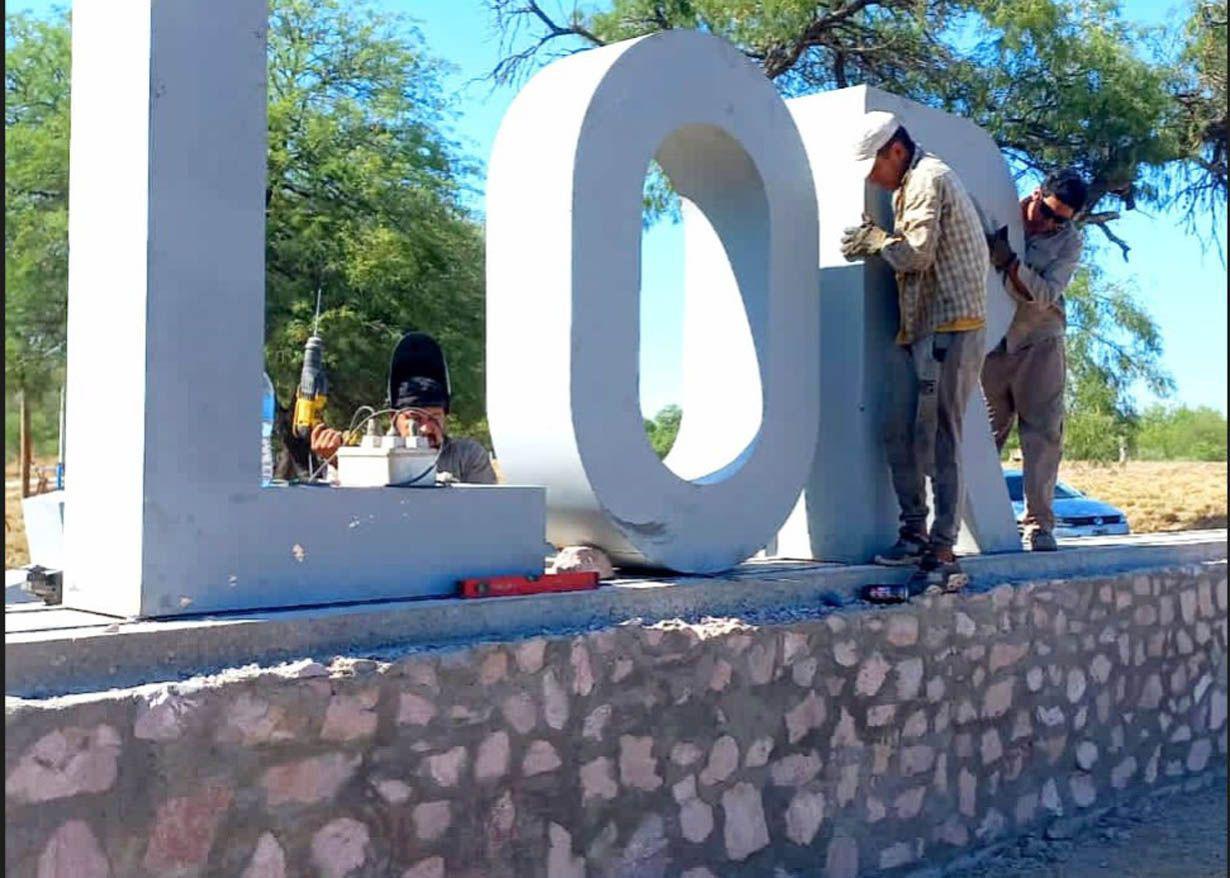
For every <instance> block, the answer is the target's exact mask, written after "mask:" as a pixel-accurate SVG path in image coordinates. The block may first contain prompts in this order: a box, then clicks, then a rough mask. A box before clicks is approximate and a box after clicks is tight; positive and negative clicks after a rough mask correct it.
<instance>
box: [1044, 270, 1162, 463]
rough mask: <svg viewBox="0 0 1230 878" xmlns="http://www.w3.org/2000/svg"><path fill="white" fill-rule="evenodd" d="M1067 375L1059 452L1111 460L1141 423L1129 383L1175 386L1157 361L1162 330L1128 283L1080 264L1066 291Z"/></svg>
mask: <svg viewBox="0 0 1230 878" xmlns="http://www.w3.org/2000/svg"><path fill="white" fill-rule="evenodd" d="M1066 299H1067V306H1068V336H1067V355H1068V381H1067V389H1066V393H1067V410H1068V417H1067V422H1066V428H1065V437H1064V448H1065V454H1067V455H1068V456H1069V457H1072V458H1074V459H1079V460H1113V459H1116V458H1117V457H1118V455H1119V451H1120V445H1121V444H1122V445H1124V447H1127V448H1130V447H1131V445H1132V442H1133V439H1134V437H1135V434H1136V431H1137V429H1138V427H1139V412H1138V411H1137V410H1136V407H1135V404H1134V401H1133V399H1134V391H1135V389H1136V388H1137V387H1139V386H1143V387H1145V388H1147V389H1148V390H1149V391H1150V392H1151V393H1153V394H1154V395H1156V396H1161V397H1165V396H1168V395H1170V394H1171V393H1172V392H1173V390H1174V381H1173V379H1172V378H1171V377H1170V375H1169V374H1167V372H1166V371H1165V369H1163V368H1162V364H1161V358H1162V337H1161V331H1160V330H1159V329H1158V326H1157V324H1156V322H1155V321H1154V320H1153V318H1152V316H1151V315H1150V314H1149V313H1148V312H1147V311H1145V309H1144V308H1142V307H1141V306H1140V304H1139V303H1138V302H1137V301H1136V300H1135V298H1134V297H1133V295H1132V290H1131V289H1130V287H1128V286H1127V285H1125V284H1122V283H1111V282H1109V281H1107V280H1105V278H1103V277H1102V276H1101V275H1100V274H1099V273H1098V272H1097V271H1096V270H1094V269H1090V268H1083V269H1081V270H1080V271H1078V272H1077V274H1076V277H1075V278H1073V280H1072V283H1071V285H1070V286H1069V287H1068V292H1067V296H1066Z"/></svg>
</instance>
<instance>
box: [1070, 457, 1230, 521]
mask: <svg viewBox="0 0 1230 878" xmlns="http://www.w3.org/2000/svg"><path fill="white" fill-rule="evenodd" d="M1059 478H1060V479H1061V480H1062V481H1064V482H1066V483H1068V484H1069V485H1071V486H1072V487H1073V488H1076V489H1077V490H1078V491H1081V492H1082V493H1085V494H1088V495H1089V496H1090V497H1096V498H1097V499H1098V500H1103V501H1105V502H1107V503H1110V504H1111V505H1113V506H1118V507H1119V508H1120V509H1122V510H1123V511H1124V512H1125V513H1127V518H1128V523H1129V524H1130V525H1131V526H1132V532H1133V533H1154V532H1157V531H1166V530H1198V529H1200V528H1207V527H1225V526H1226V462H1225V461H1216V462H1204V461H1182V460H1159V461H1146V460H1138V461H1129V462H1127V463H1125V464H1117V463H1116V464H1095V463H1085V462H1083V461H1071V462H1067V461H1065V462H1064V463H1063V464H1062V465H1061V466H1060V468H1059Z"/></svg>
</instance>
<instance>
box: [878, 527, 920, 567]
mask: <svg viewBox="0 0 1230 878" xmlns="http://www.w3.org/2000/svg"><path fill="white" fill-rule="evenodd" d="M926 551H927V543H926V541H925V540H923V539H920V538H918V537H911V536H907V535H905V534H902V535H901V537H900V539H898V540H897V542H895V543H893V544H892V545H891V546H890V547H889V548H887V549H885V550H884V551H883V552H880V553H879V554H877V555H876V558H875V562H876V563H877V564H882V565H884V566H885V567H912V566H913V565H915V564H917V563H918V561H919V559H920V558H922V556H923V553H924V552H926Z"/></svg>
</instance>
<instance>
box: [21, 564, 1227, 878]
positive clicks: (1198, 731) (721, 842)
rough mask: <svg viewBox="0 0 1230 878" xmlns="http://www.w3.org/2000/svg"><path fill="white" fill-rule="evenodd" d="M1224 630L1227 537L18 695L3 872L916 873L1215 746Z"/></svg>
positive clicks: (1204, 758) (1218, 752) (401, 876)
mask: <svg viewBox="0 0 1230 878" xmlns="http://www.w3.org/2000/svg"><path fill="white" fill-rule="evenodd" d="M748 587H749V588H754V587H755V584H754V583H750V584H749V586H748ZM1226 633H1227V632H1226V567H1225V564H1224V562H1223V563H1218V564H1207V565H1201V566H1198V567H1185V568H1173V569H1167V570H1161V571H1154V572H1148V573H1144V574H1136V575H1125V576H1118V577H1105V578H1091V579H1082V580H1073V581H1067V582H1038V583H1027V584H1023V585H1016V586H1008V585H1004V586H999V587H997V588H994V589H993V590H991V591H989V592H984V593H975V594H969V595H962V596H943V597H930V598H925V599H920V600H917V601H915V602H914V603H913V604H911V605H909V606H906V607H903V608H892V609H887V610H868V609H857V610H846V611H842V612H838V613H833V614H830V615H827V616H823V617H821V616H817V617H815V618H811V619H808V620H802V621H799V620H797V619H796V620H794V621H788V622H783V623H782V624H766V625H761V626H758V627H754V626H750V625H746V624H743V623H741V622H739V621H737V620H730V619H727V620H706V621H704V622H701V623H697V624H685V623H683V622H680V621H673V622H660V623H657V624H654V625H648V626H646V625H641V624H627V625H622V626H619V627H617V628H611V629H608V630H604V631H598V632H593V633H587V634H581V635H577V636H566V637H565V636H560V637H539V638H535V639H529V640H521V641H518V642H515V643H507V644H480V645H476V646H474V647H472V648H466V649H456V650H451V651H445V652H435V653H419V654H415V655H409V656H405V657H402V658H399V659H396V660H394V661H390V662H382V661H373V660H367V659H354V658H350V659H337V660H335V661H334V662H333V663H332V664H331V665H330V666H329V667H325V666H323V665H321V664H318V663H316V662H313V661H309V660H305V661H303V662H300V663H297V664H294V665H289V666H283V667H282V668H279V669H274V670H263V671H262V670H257V669H247V670H242V671H234V672H228V673H225V674H222V675H219V676H216V677H210V678H203V679H197V680H192V681H189V682H186V683H178V684H173V685H157V686H146V687H142V688H139V689H131V690H123V691H112V692H107V693H96V694H91V695H88V696H71V697H65V698H60V699H53V700H48V701H39V702H35V701H20V700H17V699H8V700H7V702H6V739H5V805H6V820H5V838H6V844H5V864H6V874H9V875H13V876H35V875H37V876H39V878H51V876H62V878H68V876H71V878H100V876H108V875H109V876H170V875H180V876H183V875H228V876H245V878H258V876H259V878H273V876H300V875H305V876H306V875H320V876H325V878H343V876H351V878H358V876H398V878H443V876H538V875H545V876H549V878H577V876H583V875H587V876H603V875H612V876H613V875H627V876H681V875H682V876H686V878H708V876H732V875H740V876H741V875H774V874H776V875H816V874H824V875H827V876H831V878H850V876H854V875H856V874H877V873H879V872H881V871H883V872H886V873H889V874H897V873H903V874H904V873H909V872H911V871H915V870H918V869H919V868H920V867H921V866H922V864H923V863H924V862H925V863H926V864H928V865H929V866H934V865H936V864H943V863H945V862H948V861H951V860H953V859H954V858H956V857H959V856H961V855H964V854H968V853H969V852H970V851H973V850H976V849H980V848H983V847H986V846H988V845H991V844H993V843H995V842H997V841H1003V840H1005V839H1008V838H1010V837H1012V836H1015V835H1019V834H1022V833H1026V832H1038V831H1041V830H1042V829H1043V828H1045V827H1046V826H1047V825H1048V824H1049V823H1051V822H1053V821H1056V820H1071V819H1073V818H1079V817H1080V815H1082V814H1089V813H1092V812H1094V811H1096V810H1097V809H1099V808H1102V807H1106V806H1108V805H1110V804H1112V803H1114V802H1116V801H1118V800H1120V799H1122V798H1124V797H1128V796H1134V795H1139V794H1141V793H1142V792H1143V791H1144V790H1146V789H1148V788H1150V787H1160V786H1162V785H1167V784H1171V785H1173V784H1176V783H1188V784H1192V783H1195V782H1199V779H1200V778H1201V777H1202V776H1207V775H1208V773H1209V772H1210V771H1211V770H1212V769H1214V768H1217V767H1218V766H1220V765H1222V764H1224V762H1225V754H1226V701H1227V698H1226V687H1227V660H1226ZM821 869H823V871H821ZM775 870H777V871H775Z"/></svg>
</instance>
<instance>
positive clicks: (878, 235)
mask: <svg viewBox="0 0 1230 878" xmlns="http://www.w3.org/2000/svg"><path fill="white" fill-rule="evenodd" d="M887 243H888V232H886V231H884V230H883V229H882V228H880V227H879V226H877V225H876V224H875V223H873V222H872V221H871V220H870V219H868V218H866V217H864V218H863V223H862V225H858V226H851V227H850V228H848V229H846V230H845V231H844V232H842V235H841V255H842V256H844V257H846V261H847V262H853V261H854V260H855V259H858V258H860V257H862V256H873V255H875V254H876V253H879V252H880V251H881V250H883V249H884V245H885V244H887Z"/></svg>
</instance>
